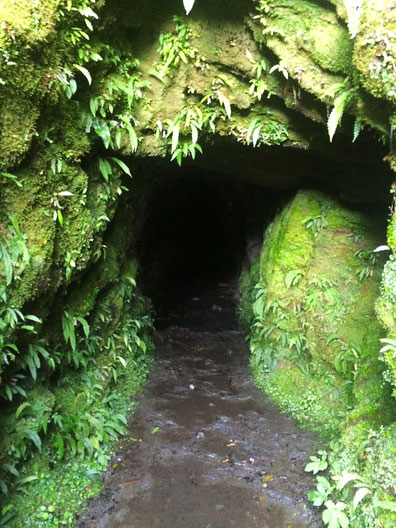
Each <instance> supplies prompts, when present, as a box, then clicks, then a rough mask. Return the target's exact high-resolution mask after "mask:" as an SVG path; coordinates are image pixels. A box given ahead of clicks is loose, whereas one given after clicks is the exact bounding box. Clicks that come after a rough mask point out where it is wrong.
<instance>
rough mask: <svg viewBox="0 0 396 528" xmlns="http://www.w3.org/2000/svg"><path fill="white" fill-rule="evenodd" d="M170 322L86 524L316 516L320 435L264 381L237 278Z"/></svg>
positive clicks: (243, 525)
mask: <svg viewBox="0 0 396 528" xmlns="http://www.w3.org/2000/svg"><path fill="white" fill-rule="evenodd" d="M160 326H161V329H160V330H158V331H157V333H156V345H157V349H156V356H157V361H156V365H155V367H154V370H153V372H152V373H151V376H150V380H149V383H148V385H147V387H146V390H145V392H144V394H143V395H142V396H141V398H140V401H141V404H140V406H139V408H138V411H137V412H136V413H135V414H134V416H133V417H132V419H131V421H130V429H131V437H130V438H128V439H126V440H124V441H123V442H122V443H120V444H119V446H118V449H117V452H116V455H115V456H114V457H113V459H112V464H111V466H110V469H109V470H108V471H107V473H106V475H105V477H104V479H105V484H104V490H103V492H102V494H101V495H100V496H99V497H98V498H97V499H96V500H93V501H92V502H91V503H90V505H89V506H88V509H87V511H86V512H85V513H84V515H83V518H82V520H81V521H80V523H79V524H78V528H116V527H117V528H231V527H233V526H235V527H238V528H303V527H309V528H316V527H318V526H319V525H320V523H319V521H318V518H317V517H316V516H315V514H314V513H313V512H312V511H311V510H310V509H309V506H307V501H306V498H305V497H306V493H307V491H308V490H309V489H310V488H312V481H311V478H310V476H309V475H307V473H305V472H304V466H305V464H306V461H307V458H308V456H309V454H311V453H312V452H313V451H315V449H316V446H315V439H314V438H313V437H312V435H310V434H309V433H307V432H304V431H301V430H300V429H298V428H297V426H296V425H295V423H294V422H293V421H292V420H291V419H289V418H287V417H286V416H284V415H282V414H280V412H279V411H278V409H277V408H276V407H275V406H273V405H272V404H270V403H269V402H268V401H266V398H265V396H264V395H263V394H262V393H261V392H260V391H258V390H257V389H256V388H255V387H254V385H253V381H252V379H251V376H250V373H249V369H248V356H249V351H248V346H247V344H246V341H245V339H244V336H243V334H242V333H241V332H240V331H239V330H238V329H237V324H236V321H235V316H234V307H233V304H232V301H231V298H230V295H229V292H228V289H227V286H226V285H223V287H222V288H220V290H218V291H217V292H216V293H215V294H213V292H212V293H210V294H208V295H201V297H200V298H193V299H192V298H190V302H188V303H185V304H181V305H179V309H178V310H177V311H173V312H172V313H171V315H170V316H169V317H167V318H163V319H162V321H161V325H160ZM113 466H116V467H113Z"/></svg>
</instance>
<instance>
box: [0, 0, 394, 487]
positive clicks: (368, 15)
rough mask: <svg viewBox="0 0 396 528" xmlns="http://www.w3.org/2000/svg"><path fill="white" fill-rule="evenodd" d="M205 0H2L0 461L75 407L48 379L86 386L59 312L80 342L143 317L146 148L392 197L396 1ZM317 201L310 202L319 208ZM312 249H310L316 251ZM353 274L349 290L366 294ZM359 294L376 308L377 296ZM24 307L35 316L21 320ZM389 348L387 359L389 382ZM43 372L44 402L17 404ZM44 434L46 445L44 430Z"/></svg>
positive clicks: (284, 185) (349, 194)
mask: <svg viewBox="0 0 396 528" xmlns="http://www.w3.org/2000/svg"><path fill="white" fill-rule="evenodd" d="M215 3H216V6H215V8H213V4H214V3H213V2H209V0H200V1H199V0H197V2H196V6H195V7H194V10H193V12H192V13H191V15H189V16H188V17H185V16H184V12H183V8H182V5H181V1H179V0H172V1H171V2H166V3H165V2H159V1H154V0H153V1H151V2H145V1H143V0H141V1H135V2H133V3H131V2H129V1H128V2H127V1H117V2H115V1H110V0H107V1H104V0H97V1H92V2H88V1H85V0H72V1H70V2H57V1H55V0H37V1H36V2H34V3H32V2H28V1H24V0H18V1H17V2H14V1H12V0H5V1H4V2H2V5H1V7H0V19H1V21H2V23H1V29H0V45H1V47H2V59H1V63H0V83H1V86H0V129H1V136H0V167H1V171H2V172H1V173H0V235H1V246H0V249H1V260H0V277H1V279H2V284H1V286H0V293H1V301H0V310H1V313H2V316H3V320H4V323H2V327H1V328H0V332H1V340H0V342H1V346H2V355H1V356H0V374H1V378H0V379H1V381H0V395H1V397H2V399H3V401H5V402H8V403H7V404H6V406H7V412H8V414H7V415H6V417H5V418H3V420H5V421H4V424H5V425H4V430H6V431H7V435H9V438H11V437H12V442H14V443H13V444H12V445H14V444H15V446H16V447H15V450H14V453H11V454H10V450H9V443H10V442H9V441H8V439H6V438H5V436H3V442H2V448H1V454H0V457H1V460H2V461H3V462H7V463H8V462H10V461H13V460H14V459H15V460H16V461H17V462H18V461H19V460H23V459H25V458H26V456H28V454H29V453H30V452H32V451H34V450H37V449H39V446H40V445H41V440H40V438H42V437H44V436H45V431H46V430H47V426H46V425H45V427H44V426H43V423H44V422H45V421H46V420H47V419H49V420H51V419H52V417H53V411H54V409H56V410H57V411H59V412H60V413H63V414H64V415H65V416H67V415H70V412H69V411H70V410H69V411H68V410H67V409H68V403H67V400H68V398H69V400H68V401H69V403H70V398H72V395H70V394H69V395H68V398H66V397H61V396H59V397H58V396H57V395H56V394H54V391H53V387H52V386H51V384H50V382H49V381H48V380H53V379H54V377H55V378H57V376H60V377H62V376H64V373H65V372H68V373H69V374H68V375H70V376H71V377H74V379H75V383H76V386H75V387H74V385H73V387H74V388H73V389H71V392H72V393H73V394H79V391H80V388H79V385H78V384H79V383H80V381H79V379H78V375H76V373H75V372H74V370H77V374H78V372H79V368H80V367H81V365H80V364H79V363H78V362H79V359H78V358H77V359H76V358H74V352H75V350H76V348H77V347H76V345H75V344H73V343H74V342H73V340H71V339H70V335H69V334H70V332H69V334H67V332H65V328H66V329H67V325H68V323H67V320H68V318H69V320H72V321H73V324H75V325H76V326H77V334H78V338H77V340H80V341H81V342H82V341H83V340H84V336H85V338H87V337H88V336H86V335H85V328H86V327H85V326H84V325H85V323H83V322H82V321H85V322H87V323H88V324H89V325H90V328H94V327H95V334H94V335H98V336H99V338H100V339H101V341H100V342H101V343H104V342H107V339H108V338H109V337H111V336H118V335H120V332H121V329H122V328H123V326H125V322H123V321H122V317H123V316H122V314H123V313H124V312H125V307H126V306H127V305H128V306H129V305H131V306H132V308H131V310H129V311H128V313H129V315H130V316H131V320H132V321H133V320H137V319H138V320H140V319H142V318H143V317H144V316H145V315H144V314H147V313H149V309H148V307H147V303H146V301H143V300H142V298H141V296H140V294H138V293H137V290H136V289H135V288H136V287H135V281H136V279H137V277H138V271H137V270H138V263H137V262H136V260H135V257H136V255H134V254H133V237H134V233H133V227H130V228H129V229H130V230H129V231H128V232H126V231H125V223H126V221H125V216H124V215H126V214H127V215H128V225H129V226H133V221H134V219H135V217H134V214H135V213H134V211H136V210H138V205H137V203H136V201H139V199H140V198H139V185H136V186H135V184H134V182H133V180H130V176H129V174H130V173H131V174H132V176H133V175H134V170H138V167H139V164H138V163H137V162H136V161H137V160H138V159H139V158H141V159H146V158H150V159H153V160H154V161H155V160H158V163H162V162H163V161H164V160H167V161H169V160H171V159H172V160H173V163H174V164H177V163H183V164H189V163H194V164H198V165H197V166H199V164H202V165H201V166H202V167H213V166H215V167H216V170H218V171H220V172H223V173H224V174H227V173H228V172H233V173H234V174H235V175H236V176H237V177H238V178H239V179H241V180H242V181H252V182H254V183H258V184H261V185H263V186H267V187H272V188H274V187H276V188H278V189H297V188H299V187H301V186H303V187H315V188H321V189H322V190H324V191H327V190H331V192H333V193H334V194H335V195H341V196H342V197H343V198H344V199H347V200H348V201H349V202H350V203H354V202H359V203H362V202H363V203H364V202H370V201H372V200H374V199H376V200H381V201H384V200H386V199H387V194H388V189H389V186H390V183H391V181H392V178H393V175H392V172H391V171H390V168H392V169H394V168H395V163H396V161H395V159H396V158H395V155H394V153H393V145H392V142H393V137H392V132H391V131H392V127H393V123H394V121H395V93H394V85H395V82H394V80H395V62H394V56H395V37H394V16H392V13H393V10H394V7H393V6H392V5H391V4H389V3H387V2H383V1H381V0H376V1H374V2H373V1H364V2H358V5H356V6H355V5H354V4H355V3H353V2H345V3H344V2H342V1H340V0H337V1H334V2H322V1H307V0H299V1H297V2H295V1H292V0H283V1H277V2H266V1H258V2H245V1H239V0H233V1H232V2H229V1H228V2H226V1H225V0H216V2H215ZM175 15H176V17H177V18H174V16H175ZM340 121H341V123H340ZM337 125H338V127H337ZM336 128H337V130H335V129H336ZM361 129H362V130H361ZM359 132H360V135H359V137H355V136H357V135H358V134H359ZM329 134H330V136H332V137H333V136H334V138H333V141H332V142H331V143H330V142H329ZM353 139H356V142H355V143H353V144H352V140H353ZM202 149H203V151H204V155H203V156H201V153H200V151H201V150H202ZM220 149H221V150H220ZM219 152H223V153H224V154H223V155H219V154H218V153H219ZM384 157H385V162H387V163H384V162H383V160H382V158H384ZM288 159H289V160H290V162H288V161H287V160H288ZM345 164H347V165H348V169H347V170H346V169H345V168H344V167H345ZM290 165H292V170H291V171H290ZM236 167H240V168H239V169H238V168H236ZM322 169H323V170H322ZM290 172H292V174H290ZM128 189H129V191H128V193H127V192H126V191H127V190H128ZM299 196H300V198H299V199H302V198H301V195H299ZM311 198H312V200H313V202H314V203H316V205H312V207H313V208H314V209H315V211H316V209H317V208H318V207H319V208H320V206H321V205H320V204H321V203H322V201H325V199H324V198H320V197H318V196H316V195H315V194H314V195H312V197H311ZM134 204H135V205H134ZM318 204H319V205H318ZM337 207H338V206H337ZM346 209H347V208H346ZM285 211H290V209H287V210H285ZM283 214H284V215H287V214H289V213H287V212H284V213H283ZM351 214H352V213H351ZM315 215H316V212H315V214H314V216H315ZM319 216H320V215H319ZM347 216H348V215H347ZM298 221H300V219H299V220H298ZM348 222H349V220H348ZM348 222H347V223H348ZM297 224H298V222H297ZM392 225H393V224H390V229H389V244H390V247H391V249H392V250H394V249H395V244H394V241H393V228H392ZM298 229H300V230H302V233H303V234H304V236H305V237H307V236H308V235H309V233H308V234H307V233H306V230H305V227H304V230H303V229H302V228H301V226H299V227H298ZM329 232H330V230H329V231H326V230H324V231H323V234H324V236H325V234H327V233H329ZM337 236H338V235H337ZM340 237H341V234H340ZM348 240H349V239H348ZM376 240H377V239H376ZM381 242H382V243H384V242H385V241H384V240H379V241H378V243H381ZM315 243H316V242H315ZM340 243H341V242H340ZM376 243H377V242H376ZM367 244H368V240H367ZM314 246H315V244H312V242H310V243H309V244H308V245H307V247H306V249H307V252H308V254H309V255H310V256H311V255H312V251H313V247H314ZM367 247H368V246H367ZM131 248H132V249H131ZM351 251H352V250H351ZM308 254H307V255H308ZM285 258H286V256H285ZM307 258H308V256H307ZM352 260H353V262H354V263H353V264H352V266H356V265H357V264H356V262H355V260H356V259H355V260H354V258H352ZM286 261H287V259H286ZM256 268H257V269H258V268H259V266H258V265H256ZM393 269H394V265H393V260H390V261H389V262H388V263H387V265H386V268H385V275H384V278H383V286H382V296H381V298H380V300H379V301H378V302H377V313H378V314H379V317H380V319H381V321H382V322H383V324H384V325H385V326H386V329H387V331H388V334H389V338H390V339H393V338H394V337H395V336H396V330H395V329H396V325H395V324H394V321H395V320H396V317H394V316H393V315H392V314H394V307H395V298H394V293H393V292H394V281H393V277H394V271H393ZM293 270H295V268H291V269H290V270H289V269H286V268H285V269H284V270H282V272H283V273H285V272H287V273H288V272H289V271H293ZM287 273H286V276H287ZM375 273H376V276H377V275H378V272H375ZM273 279H274V277H271V281H272V280H273ZM274 280H275V279H274ZM282 280H283V279H277V281H278V282H276V281H275V282H274V287H275V285H276V284H278V286H279V282H280V283H282ZM352 282H353V281H352ZM355 282H356V281H355ZM355 282H353V284H354V288H355V290H356V291H355V293H354V295H355V294H356V295H358V293H357V292H358V290H359V289H360V288H362V287H363V286H359V285H356V284H355ZM126 283H127V284H129V285H130V288H131V289H128V288H129V286H128V288H127V287H126ZM367 283H368V282H367ZM367 283H362V284H367ZM301 284H303V282H302V283H301ZM368 289H369V290H370V291H369V292H368V299H370V303H369V304H370V307H371V306H372V305H371V300H372V299H374V296H375V295H376V294H375V293H374V292H375V291H377V290H375V286H374V283H373V285H372V286H370V287H369V288H368ZM132 290H133V291H132ZM283 293H284V292H283ZM288 293H290V292H288ZM120 299H123V300H120ZM103 303H104V305H105V306H106V308H105V309H104V314H102V317H101V318H100V317H99V318H97V317H96V315H97V314H98V313H101V310H100V309H99V308H100V306H102V304H103ZM19 309H21V310H22V312H21V313H23V314H25V315H29V314H30V316H33V317H32V318H31V319H30V320H28V321H29V324H27V322H26V321H25V320H24V319H23V318H22V316H20V315H19V314H18V312H17V311H16V312H15V310H19ZM370 309H371V308H370ZM246 311H247V312H249V307H246ZM15 314H16V315H15ZM106 314H107V315H106ZM109 314H110V315H109ZM65 318H66V319H65ZM78 318H80V319H78ZM109 319H111V320H112V321H113V323H112V324H110V327H111V328H110V327H109ZM65 321H66V322H65ZM62 323H63V326H62ZM145 324H146V326H144V331H142V333H141V334H140V333H139V332H138V331H137V330H136V328H131V329H130V332H129V333H128V335H129V336H130V337H131V336H132V338H133V339H135V337H134V336H137V338H136V339H135V345H134V346H136V347H137V349H140V350H143V348H145V346H146V345H144V346H143V345H142V343H141V339H142V340H143V341H145V342H147V346H149V345H148V342H149V340H148V337H147V335H146V333H145V332H146V330H147V328H148V325H149V323H148V320H147V319H146V323H145ZM372 324H373V326H374V327H375V328H374V329H373V333H372V336H374V335H375V336H377V335H379V334H378V328H377V326H376V324H377V323H376V322H374V321H372ZM126 326H128V325H126ZM23 327H28V328H23ZM69 330H70V328H69ZM140 335H141V337H139V336H140ZM117 339H118V338H117V337H115V340H116V341H117ZM32 344H33V345H34V346H35V347H36V348H33V349H32V348H31V347H30V345H32ZM37 346H38V347H41V352H40V348H37ZM115 346H116V348H117V347H118V348H119V347H121V346H122V340H120V341H118V342H117V343H116V345H115ZM372 346H373V347H374V344H373V345H372ZM32 350H33V352H34V350H35V353H33V352H32ZM43 350H45V351H48V350H51V351H52V350H54V351H55V352H54V353H52V352H51V353H50V354H49V355H46V353H45V352H43ZM93 350H96V349H95V347H93ZM16 351H17V353H15V352H16ZM373 351H374V348H370V357H371V358H372V360H373V361H374V362H375V360H374V356H375V354H374V352H373ZM97 353H98V351H97V350H96V351H95V352H93V353H92V354H93V355H94V356H95V355H96V354H97ZM131 354H132V356H134V355H135V354H136V350H134V351H132V352H131ZM393 355H394V354H393V350H392V348H390V349H389V350H386V351H384V353H383V356H384V359H385V361H386V362H387V364H388V368H389V373H388V379H389V380H390V381H392V380H393V382H394V378H395V369H396V367H395V364H394V357H393ZM100 357H101V359H98V360H97V364H99V365H100V366H101V368H102V367H105V369H104V370H105V371H106V372H107V373H108V374H106V376H108V378H107V379H108V383H107V382H106V383H104V385H105V386H106V387H107V386H112V385H111V384H112V383H115V381H116V380H115V379H114V374H112V373H111V369H112V368H116V371H117V372H118V369H120V365H121V366H122V364H121V363H120V362H119V360H117V359H116V360H114V359H113V357H112V356H111V354H110V352H108V353H105V354H102V355H101V356H100ZM121 357H123V356H121ZM67 358H71V359H70V360H69V359H67ZM319 359H320V361H324V362H325V360H324V359H323V357H321V356H319ZM370 361H371V360H370ZM32 362H33V363H32ZM76 362H77V363H78V368H77V367H76ZM73 364H74V366H73ZM370 365H371V364H370ZM106 368H107V370H106ZM375 368H377V367H376V366H375ZM54 370H55V374H54V372H53V371H54ZM102 370H103V368H102ZM121 370H122V369H121ZM142 370H143V371H144V370H145V367H144V366H143V365H142ZM296 372H297V371H296ZM124 374H126V373H125V372H124ZM298 375H300V374H298ZM279 376H281V371H280V374H279ZM116 377H117V375H116ZM66 379H67V378H66ZM37 380H39V381H40V383H42V389H41V390H42V391H43V394H44V387H46V388H47V389H46V390H47V392H45V394H47V395H48V397H47V398H45V402H44V403H43V405H41V406H39V408H38V409H37V411H36V410H34V409H32V411H34V412H31V413H30V414H29V412H28V410H29V408H28V407H24V409H25V413H26V414H22V410H21V409H20V407H19V406H20V404H21V403H22V402H23V401H24V393H25V394H29V395H30V394H32V395H33V394H36V393H37V391H36V392H34V391H35V389H34V385H35V384H36V383H37ZM111 380H112V381H111ZM364 383H365V382H364ZM364 383H363V381H362V387H363V386H364ZM104 390H107V389H104ZM362 390H363V389H362ZM21 391H22V392H21ZM61 394H62V393H61V392H59V395H61ZM355 397H356V395H355ZM32 398H33V396H32ZM32 398H31V399H32ZM18 409H19V412H18ZM62 409H63V410H62ZM37 413H38V414H37ZM21 415H22V416H23V420H22V421H19V422H18V421H16V420H15V417H16V416H18V417H20V416H21ZM37 416H39V417H40V420H41V418H42V417H44V421H42V420H41V421H40V420H38V421H37ZM70 423H72V421H71V422H70ZM70 427H72V426H70ZM44 429H45V431H44ZM27 431H28V432H27ZM49 431H50V433H51V435H53V437H56V431H57V428H56V424H55V423H53V422H52V423H51V426H50V428H49ZM37 435H38V436H37ZM38 437H39V440H37V438H38ZM6 440H7V441H6ZM21 446H22V447H21ZM66 447H67V446H66ZM68 448H69V450H71V451H72V450H73V444H72V441H70V445H68ZM15 453H17V454H16V455H15ZM13 463H14V462H13ZM3 473H7V475H6V476H5V477H4V478H5V479H6V480H7V479H8V478H13V477H12V475H9V474H8V473H9V471H8V470H6V469H5V470H4V471H3ZM11 473H12V472H11Z"/></svg>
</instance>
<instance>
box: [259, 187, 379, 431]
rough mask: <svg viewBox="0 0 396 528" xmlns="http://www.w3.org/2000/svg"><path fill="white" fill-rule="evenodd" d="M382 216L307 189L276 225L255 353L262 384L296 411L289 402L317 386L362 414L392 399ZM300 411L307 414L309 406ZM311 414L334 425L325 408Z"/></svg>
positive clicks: (319, 392) (267, 253)
mask: <svg viewBox="0 0 396 528" xmlns="http://www.w3.org/2000/svg"><path fill="white" fill-rule="evenodd" d="M382 226H383V224H382V221H381V219H380V218H379V217H378V214H377V213H376V212H372V211H369V210H364V209H360V210H359V209H357V210H353V209H351V208H350V207H346V206H345V205H343V204H342V203H341V202H339V201H337V200H335V199H332V198H329V197H328V196H325V195H324V194H322V193H320V192H318V191H299V192H298V193H297V195H296V196H295V198H294V199H292V200H291V202H290V203H289V204H288V205H286V206H285V207H284V208H283V210H282V211H281V212H280V213H279V214H278V215H277V216H276V218H275V220H274V222H273V223H272V225H271V226H270V227H269V228H268V229H267V232H266V235H265V241H264V246H263V250H262V253H261V259H260V281H259V284H260V285H261V286H260V287H261V290H260V289H259V290H258V294H257V295H258V296H259V295H260V292H261V295H262V302H261V304H260V303H258V304H257V307H256V311H255V323H254V324H253V338H252V342H253V351H254V355H253V359H252V362H253V364H254V365H256V367H257V368H258V372H259V373H260V374H258V376H259V378H260V379H262V382H260V383H262V385H263V387H264V388H265V387H267V390H268V391H269V393H270V394H271V395H272V396H273V397H274V398H275V400H276V401H278V402H279V403H280V404H281V406H282V405H283V406H284V407H287V409H288V410H289V411H290V410H291V408H292V405H291V404H290V402H289V403H287V405H286V404H285V402H286V401H289V400H290V401H294V402H297V401H300V402H301V403H303V402H304V398H305V395H306V391H309V390H312V392H313V393H314V394H316V397H317V398H318V400H317V402H315V403H317V404H318V405H319V406H320V405H322V406H326V403H325V402H326V400H327V402H328V403H327V405H329V406H330V408H331V407H334V408H335V409H336V411H335V412H336V413H337V412H338V413H339V416H342V415H344V416H345V415H346V413H347V410H348V409H350V408H351V406H353V405H355V411H354V414H353V417H354V419H356V418H358V417H364V418H368V417H369V416H374V415H375V413H376V412H377V411H378V410H379V409H381V408H382V406H383V405H384V401H386V397H387V396H388V394H389V387H387V386H386V383H385V382H384V381H383V378H382V370H383V365H382V364H381V362H380V360H379V357H378V356H379V338H380V337H381V336H382V335H383V331H382V329H381V326H380V324H379V322H378V321H377V320H376V317H375V310H374V304H375V300H376V298H377V296H378V294H379V286H380V277H381V267H382V266H381V262H380V259H378V258H376V257H373V254H372V253H371V251H372V249H374V248H375V247H376V246H377V245H379V243H380V241H381V228H382ZM335 262H336V265H334V263H335ZM257 299H258V297H257ZM256 302H257V301H256ZM260 357H262V360H260ZM260 369H261V370H260ZM296 369H297V370H298V369H300V372H299V374H298V376H297V378H296V375H297V370H296ZM282 372H283V373H282ZM288 373H289V374H288ZM289 375H290V380H292V379H293V380H294V381H291V382H290V384H289V385H288V384H287V383H285V382H284V381H282V380H286V379H287V378H288V376H289ZM296 379H300V380H301V381H299V382H297V381H296ZM302 380H305V381H302ZM278 385H279V387H280V386H282V389H281V390H280V389H279V387H278ZM276 387H278V388H276ZM298 387H300V389H301V391H300V390H298ZM310 387H311V389H310ZM384 399H385V400H384ZM353 402H355V403H353ZM296 405H297V404H296ZM297 406H298V405H297ZM294 414H295V415H296V416H298V417H299V419H300V420H301V413H299V412H296V413H294ZM306 414H307V415H308V416H309V417H310V418H307V420H308V421H309V420H313V424H312V425H313V426H314V427H317V428H318V429H320V428H322V427H323V426H326V427H327V426H328V425H329V420H327V419H325V418H324V419H323V422H321V420H320V413H306ZM313 414H315V418H313ZM332 423H333V427H334V426H335V427H336V426H337V421H335V422H334V420H333V422H332Z"/></svg>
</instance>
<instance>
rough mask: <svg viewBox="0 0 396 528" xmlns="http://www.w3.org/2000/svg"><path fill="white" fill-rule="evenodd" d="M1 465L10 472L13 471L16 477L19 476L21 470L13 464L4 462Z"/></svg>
mask: <svg viewBox="0 0 396 528" xmlns="http://www.w3.org/2000/svg"><path fill="white" fill-rule="evenodd" d="M1 467H2V468H3V469H5V470H6V471H8V473H11V474H12V475H15V476H16V477H19V472H18V470H17V469H16V468H15V467H14V466H11V465H10V464H3V465H2V466H1Z"/></svg>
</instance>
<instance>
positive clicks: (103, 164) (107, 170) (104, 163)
mask: <svg viewBox="0 0 396 528" xmlns="http://www.w3.org/2000/svg"><path fill="white" fill-rule="evenodd" d="M99 170H100V172H101V173H102V176H103V178H104V179H105V181H106V182H107V183H108V182H109V176H110V175H111V174H112V173H113V169H112V168H111V165H110V163H109V162H108V160H107V159H104V158H99Z"/></svg>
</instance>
